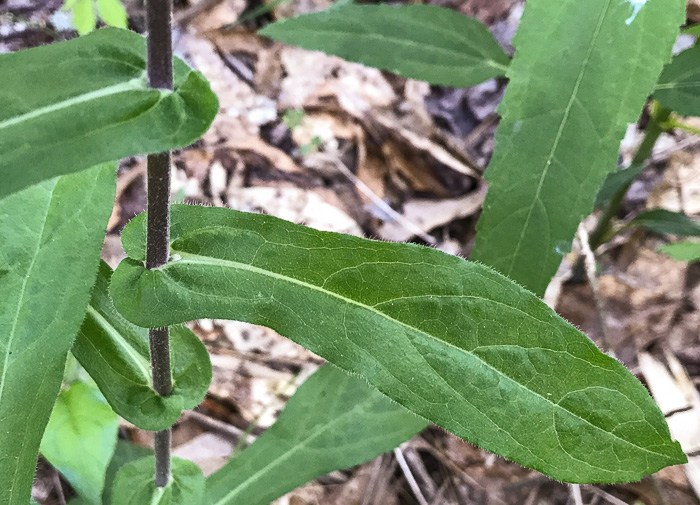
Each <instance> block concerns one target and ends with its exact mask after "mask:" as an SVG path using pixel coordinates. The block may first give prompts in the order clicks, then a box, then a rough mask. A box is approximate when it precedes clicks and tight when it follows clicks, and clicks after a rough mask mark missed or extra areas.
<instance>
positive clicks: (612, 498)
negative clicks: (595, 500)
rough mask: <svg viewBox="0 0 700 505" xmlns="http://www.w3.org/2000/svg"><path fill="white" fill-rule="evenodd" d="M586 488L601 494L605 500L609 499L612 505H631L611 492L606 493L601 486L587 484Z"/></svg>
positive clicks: (598, 494)
mask: <svg viewBox="0 0 700 505" xmlns="http://www.w3.org/2000/svg"><path fill="white" fill-rule="evenodd" d="M586 489H588V490H589V491H591V492H593V494H595V495H597V496H600V497H601V498H602V499H603V500H605V501H607V502H608V503H611V504H612V505H629V504H628V503H626V502H624V501H622V500H620V499H619V498H617V497H616V496H613V495H611V494H610V493H606V492H605V491H603V490H602V489H600V488H599V487H596V486H586Z"/></svg>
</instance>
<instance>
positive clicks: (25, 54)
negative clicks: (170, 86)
mask: <svg viewBox="0 0 700 505" xmlns="http://www.w3.org/2000/svg"><path fill="white" fill-rule="evenodd" d="M174 71H175V91H166V90H154V89H152V88H150V87H149V86H148V82H147V79H146V39H144V38H143V37H141V36H140V35H138V34H136V33H133V32H130V31H127V30H120V29H117V28H106V29H103V30H98V31H96V32H94V33H91V34H90V35H87V36H85V37H79V38H77V39H73V40H69V41H67V42H59V43H57V44H51V45H49V46H44V47H38V48H34V49H28V50H25V51H18V52H15V53H9V54H1V55H0V75H2V86H0V178H1V179H2V184H0V197H2V196H4V195H7V194H9V193H12V192H14V191H18V190H20V189H22V188H24V187H26V186H29V185H31V184H34V183H37V182H39V181H41V180H44V179H49V178H51V177H55V176H57V175H63V174H67V173H70V172H75V171H78V170H82V169H85V168H88V167H90V166H92V165H96V164H97V163H102V162H105V161H111V160H117V159H119V158H122V157H124V156H129V155H132V154H139V153H154V152H160V151H165V150H168V149H175V148H178V147H182V146H186V145H188V144H190V143H192V142H194V141H195V140H196V139H197V138H199V136H200V135H202V133H204V132H205V131H206V130H207V128H208V127H209V124H210V123H211V121H212V120H213V119H214V116H215V115H216V112H217V110H218V102H217V99H216V96H215V95H214V94H213V93H212V91H211V90H210V89H209V83H208V82H207V81H206V80H205V79H204V77H203V76H202V74H200V73H199V72H194V71H192V70H191V69H190V68H189V67H188V66H187V65H185V64H184V63H183V62H182V61H181V60H178V59H176V60H175V61H174ZM49 76H50V78H49ZM47 79H48V81H47ZM47 84H50V85H47ZM47 160H50V162H47Z"/></svg>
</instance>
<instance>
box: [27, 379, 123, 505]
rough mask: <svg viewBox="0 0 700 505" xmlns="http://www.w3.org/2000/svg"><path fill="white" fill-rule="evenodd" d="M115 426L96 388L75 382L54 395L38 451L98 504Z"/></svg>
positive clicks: (89, 498) (114, 442) (113, 442)
mask: <svg viewBox="0 0 700 505" xmlns="http://www.w3.org/2000/svg"><path fill="white" fill-rule="evenodd" d="M118 428H119V419H118V417H117V415H116V414H115V413H114V412H113V411H112V409H111V408H109V405H107V402H105V400H104V398H103V397H102V395H101V394H100V393H99V391H98V390H97V388H95V387H94V386H90V385H88V384H85V383H82V382H76V383H74V384H73V385H72V386H71V387H70V388H69V389H67V390H65V391H61V393H60V394H59V395H58V400H57V401H56V404H55V405H54V409H53V412H52V413H51V418H50V419H49V423H48V424H47V426H46V431H45V432H44V437H43V439H42V441H41V453H42V454H43V455H44V457H45V458H46V459H47V460H48V461H49V463H51V465H53V466H54V468H56V469H57V470H58V471H59V472H61V474H63V476H64V477H65V478H66V479H67V480H68V482H70V484H71V486H73V488H74V489H75V490H76V491H77V492H78V494H80V496H81V497H83V498H84V499H85V500H86V501H87V502H88V503H91V504H93V505H101V504H102V490H103V489H104V485H105V472H106V470H107V466H108V465H109V462H110V460H111V459H112V454H113V453H114V449H115V447H116V445H117V429H118Z"/></svg>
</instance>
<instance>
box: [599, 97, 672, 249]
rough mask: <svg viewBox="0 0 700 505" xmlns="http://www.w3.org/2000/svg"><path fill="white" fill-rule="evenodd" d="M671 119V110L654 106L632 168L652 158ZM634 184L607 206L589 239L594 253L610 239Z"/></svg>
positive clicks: (615, 196) (612, 199)
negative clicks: (615, 220) (657, 142)
mask: <svg viewBox="0 0 700 505" xmlns="http://www.w3.org/2000/svg"><path fill="white" fill-rule="evenodd" d="M670 117H671V111H670V110H669V109H666V108H665V107H662V106H660V105H658V104H657V103H656V102H654V103H653V104H652V112H651V117H650V118H649V124H648V125H647V128H646V132H645V134H644V139H643V140H642V143H641V144H640V145H639V148H638V149H637V152H636V153H635V154H634V157H633V158H632V163H631V164H630V167H634V166H639V165H641V164H643V163H644V162H645V161H646V159H647V158H649V156H651V151H652V149H654V145H655V144H656V141H657V140H658V139H659V136H660V135H661V134H662V133H664V132H666V131H668V130H669V126H670V125H669V122H668V121H669V119H670ZM633 182H634V181H633V180H632V181H630V182H628V183H627V184H625V185H624V186H622V187H621V188H620V189H618V190H617V192H616V193H615V194H614V195H613V196H612V197H611V198H610V201H609V202H608V203H607V205H606V206H605V208H604V210H603V215H602V216H601V218H600V220H599V221H598V224H597V225H596V227H595V229H594V230H593V232H592V233H591V235H590V237H589V244H590V246H591V249H592V250H593V251H595V250H596V249H597V248H598V247H599V246H600V245H602V244H604V243H605V242H607V240H608V239H609V238H610V234H611V227H610V223H611V222H612V220H613V218H614V217H615V216H617V214H618V212H620V207H622V201H623V200H624V198H625V195H626V194H627V191H628V190H629V189H630V186H632V183H633Z"/></svg>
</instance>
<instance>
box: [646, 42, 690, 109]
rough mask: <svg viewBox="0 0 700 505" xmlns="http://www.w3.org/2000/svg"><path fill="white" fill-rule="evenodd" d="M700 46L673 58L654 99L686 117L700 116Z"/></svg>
mask: <svg viewBox="0 0 700 505" xmlns="http://www.w3.org/2000/svg"><path fill="white" fill-rule="evenodd" d="M698 61H700V46H697V45H696V46H694V47H691V48H690V49H687V50H685V51H683V52H682V53H680V54H679V55H677V56H675V57H674V58H673V61H671V63H669V64H668V65H667V66H666V68H664V71H663V72H662V73H661V77H659V82H658V84H657V86H656V91H655V92H654V98H656V99H657V100H658V101H659V102H661V103H662V104H663V105H664V106H665V107H668V108H669V109H671V110H674V111H676V112H678V113H679V114H683V115H684V116H700V65H698Z"/></svg>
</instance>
